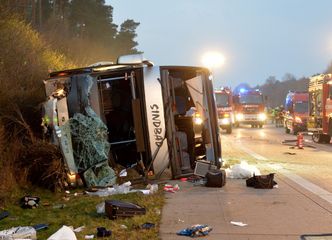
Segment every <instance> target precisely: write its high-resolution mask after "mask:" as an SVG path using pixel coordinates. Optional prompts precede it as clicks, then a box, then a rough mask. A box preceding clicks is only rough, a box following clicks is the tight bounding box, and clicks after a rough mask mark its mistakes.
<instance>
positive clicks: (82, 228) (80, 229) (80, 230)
mask: <svg viewBox="0 0 332 240" xmlns="http://www.w3.org/2000/svg"><path fill="white" fill-rule="evenodd" d="M84 228H85V226H80V227H78V228H75V229H74V230H73V231H74V232H76V233H78V232H82V231H83V230H84Z"/></svg>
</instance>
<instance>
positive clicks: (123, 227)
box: [120, 224, 128, 229]
mask: <svg viewBox="0 0 332 240" xmlns="http://www.w3.org/2000/svg"><path fill="white" fill-rule="evenodd" d="M120 228H121V229H128V227H127V226H126V225H124V224H121V225H120Z"/></svg>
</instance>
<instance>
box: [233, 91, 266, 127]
mask: <svg viewBox="0 0 332 240" xmlns="http://www.w3.org/2000/svg"><path fill="white" fill-rule="evenodd" d="M233 103H234V112H235V126H239V125H240V124H250V125H251V127H260V128H262V127H263V125H264V123H265V121H266V118H267V117H266V114H265V103H264V98H263V94H262V92H261V91H259V89H256V90H251V89H250V90H248V89H243V88H242V89H240V91H239V93H237V94H235V95H234V96H233Z"/></svg>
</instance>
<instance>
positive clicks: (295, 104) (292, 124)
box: [284, 92, 309, 135]
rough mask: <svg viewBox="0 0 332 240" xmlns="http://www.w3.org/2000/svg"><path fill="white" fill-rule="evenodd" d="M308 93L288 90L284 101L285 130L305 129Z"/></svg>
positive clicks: (307, 112)
mask: <svg viewBox="0 0 332 240" xmlns="http://www.w3.org/2000/svg"><path fill="white" fill-rule="evenodd" d="M308 101H309V93H308V92H289V93H288V94H287V96H286V101H285V115H284V127H285V132H286V133H290V132H292V133H293V134H294V135H296V134H297V133H298V132H304V131H307V120H308V117H309V102H308Z"/></svg>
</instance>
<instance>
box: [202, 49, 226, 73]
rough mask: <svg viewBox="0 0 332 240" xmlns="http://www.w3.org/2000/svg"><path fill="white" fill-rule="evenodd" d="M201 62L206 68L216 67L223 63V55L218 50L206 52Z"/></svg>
mask: <svg viewBox="0 0 332 240" xmlns="http://www.w3.org/2000/svg"><path fill="white" fill-rule="evenodd" d="M202 63H203V65H204V66H205V67H207V68H210V69H212V68H217V67H220V66H222V65H223V64H224V63H225V57H224V55H222V54H221V53H218V52H207V53H205V54H204V55H203V58H202Z"/></svg>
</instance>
